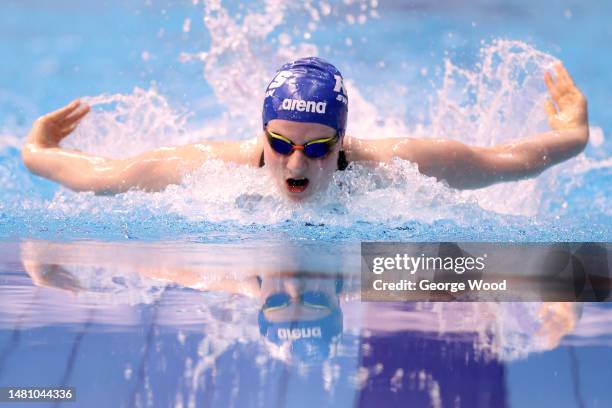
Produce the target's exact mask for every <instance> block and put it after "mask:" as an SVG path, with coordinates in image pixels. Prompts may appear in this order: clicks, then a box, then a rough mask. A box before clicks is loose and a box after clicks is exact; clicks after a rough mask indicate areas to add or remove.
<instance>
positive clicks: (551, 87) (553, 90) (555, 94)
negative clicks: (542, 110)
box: [544, 72, 561, 104]
mask: <svg viewBox="0 0 612 408" xmlns="http://www.w3.org/2000/svg"><path fill="white" fill-rule="evenodd" d="M544 83H545V84H546V87H547V88H548V92H549V93H550V96H552V99H553V101H555V103H557V104H558V103H559V97H560V96H561V93H560V91H559V89H558V88H557V84H555V82H554V81H553V79H552V76H551V75H550V73H549V72H545V73H544Z"/></svg>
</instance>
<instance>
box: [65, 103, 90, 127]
mask: <svg viewBox="0 0 612 408" xmlns="http://www.w3.org/2000/svg"><path fill="white" fill-rule="evenodd" d="M89 110H90V107H89V105H86V104H81V105H80V107H79V109H76V110H74V111H72V112H71V113H70V114H69V115H67V116H65V117H64V118H63V120H64V123H65V124H72V123H75V122H79V121H80V120H81V119H83V118H84V117H85V115H87V114H88V113H89Z"/></svg>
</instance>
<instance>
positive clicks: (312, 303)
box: [302, 291, 332, 309]
mask: <svg viewBox="0 0 612 408" xmlns="http://www.w3.org/2000/svg"><path fill="white" fill-rule="evenodd" d="M302 303H303V304H304V306H308V307H312V308H316V309H331V308H332V304H331V300H330V299H329V296H327V295H326V294H325V293H323V292H315V291H307V292H304V293H303V294H302Z"/></svg>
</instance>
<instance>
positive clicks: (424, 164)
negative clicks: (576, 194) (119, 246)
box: [22, 57, 589, 201]
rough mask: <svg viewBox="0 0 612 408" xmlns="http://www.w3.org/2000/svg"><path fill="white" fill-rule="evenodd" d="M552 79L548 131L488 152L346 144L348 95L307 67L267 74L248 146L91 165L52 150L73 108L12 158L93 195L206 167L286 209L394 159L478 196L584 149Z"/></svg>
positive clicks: (578, 110) (311, 61)
mask: <svg viewBox="0 0 612 408" xmlns="http://www.w3.org/2000/svg"><path fill="white" fill-rule="evenodd" d="M554 69H555V73H556V78H554V79H553V77H552V76H551V75H550V73H548V72H547V73H545V75H544V81H545V83H546V86H547V88H548V91H549V92H550V96H551V99H549V100H547V101H546V103H545V106H544V108H545V111H546V114H547V116H548V123H549V125H550V127H551V131H549V132H546V133H542V134H537V135H533V136H531V137H528V138H525V139H521V140H518V141H516V142H513V143H509V144H503V145H497V146H492V147H478V146H467V145H465V144H463V143H461V142H458V141H454V140H448V139H433V138H424V139H418V138H407V137H399V138H385V139H376V140H370V139H358V138H355V137H351V136H347V135H346V134H345V130H346V122H347V115H348V95H347V92H346V89H345V87H344V84H343V78H342V75H341V74H340V72H339V71H338V70H337V69H336V68H335V67H334V66H333V65H331V64H329V63H328V62H326V61H324V60H322V59H320V58H316V57H308V58H301V59H298V60H296V61H293V62H290V63H287V64H285V65H283V66H282V67H281V68H280V69H279V70H278V71H277V72H276V74H275V76H274V78H273V79H272V81H271V82H270V84H269V85H268V87H267V89H266V93H265V98H264V105H263V115H262V116H263V132H262V133H261V134H260V135H258V136H256V137H254V138H252V139H249V140H246V141H216V142H210V141H207V142H202V143H195V144H191V145H186V146H177V147H169V148H161V149H157V150H154V151H150V152H146V153H144V154H141V155H139V156H136V157H133V158H130V159H125V160H114V159H108V158H104V157H98V156H93V155H89V154H86V153H83V152H80V151H77V150H68V149H64V148H61V147H60V146H59V144H60V142H61V140H62V139H64V138H65V137H66V136H68V135H69V134H70V133H71V132H72V131H74V129H75V128H76V127H77V126H78V124H79V122H80V120H81V119H82V118H83V117H85V115H87V113H88V112H89V106H87V105H86V104H84V103H82V102H80V101H79V100H75V101H73V102H71V103H70V104H68V105H67V106H65V107H63V108H61V109H59V110H57V111H55V112H52V113H49V114H47V115H44V116H42V117H40V118H39V119H38V120H36V122H35V123H34V125H33V127H32V130H31V131H30V133H29V135H28V137H27V140H26V143H25V145H24V147H23V149H22V157H23V160H24V163H25V165H26V166H27V167H28V169H29V170H30V171H32V172H33V173H35V174H37V175H39V176H42V177H46V178H48V179H51V180H54V181H56V182H59V183H61V184H63V185H65V186H67V187H69V188H71V189H73V190H76V191H94V192H96V193H98V194H115V193H121V192H125V191H127V190H129V189H132V188H137V189H142V190H147V191H158V190H161V189H163V188H165V187H166V186H167V185H169V184H178V183H180V182H181V181H182V179H183V176H184V175H185V174H187V173H189V172H191V171H193V170H195V169H197V168H199V167H200V166H201V165H202V164H203V163H204V162H205V161H206V160H210V159H220V160H223V161H228V162H234V163H238V164H245V165H252V166H264V165H265V167H266V168H267V169H269V171H270V172H271V174H272V177H273V179H274V180H275V182H276V184H277V186H278V188H279V189H280V191H282V192H283V193H284V194H285V195H286V196H287V197H288V198H289V199H291V200H294V201H300V200H302V199H304V198H306V197H309V196H311V195H312V194H314V193H316V192H317V191H320V190H322V189H324V188H326V187H327V185H328V184H329V182H330V180H331V178H332V177H331V176H332V174H333V172H334V171H336V170H339V169H340V170H342V169H344V168H345V167H346V166H347V164H348V163H350V162H353V161H355V162H364V163H380V162H386V161H390V160H391V159H392V158H394V157H398V158H401V159H404V160H408V161H410V162H413V163H416V164H417V165H418V169H419V171H420V172H421V173H423V174H425V175H427V176H431V177H436V178H437V179H439V180H444V181H445V182H447V183H448V185H449V186H451V187H453V188H460V189H470V188H481V187H486V186H488V185H491V184H494V183H498V182H504V181H514V180H518V179H522V178H526V177H533V176H537V175H538V174H540V173H541V172H542V171H544V170H546V169H547V168H549V167H551V166H553V165H555V164H558V163H560V162H562V161H565V160H567V159H569V158H571V157H573V156H575V155H577V154H578V153H580V152H581V151H582V150H583V149H584V147H585V146H586V144H587V142H588V138H589V127H588V114H587V101H586V98H585V97H584V95H583V94H582V93H581V92H580V90H579V89H578V88H577V87H576V86H575V85H574V82H573V80H572V78H571V77H570V75H569V73H568V72H567V70H566V69H565V68H564V67H563V66H562V65H561V64H557V65H555V67H554Z"/></svg>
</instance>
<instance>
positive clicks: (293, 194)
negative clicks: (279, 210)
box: [262, 119, 342, 201]
mask: <svg viewBox="0 0 612 408" xmlns="http://www.w3.org/2000/svg"><path fill="white" fill-rule="evenodd" d="M268 130H269V131H271V132H273V133H276V134H279V135H282V136H283V137H285V138H287V139H289V140H291V141H292V142H293V143H295V144H296V145H303V144H305V143H307V142H309V141H311V140H315V139H321V138H328V137H332V136H334V135H335V134H336V130H335V129H333V128H331V127H329V126H325V125H321V124H319V123H302V122H292V121H288V120H282V119H274V120H271V121H270V122H269V123H268ZM262 137H264V142H263V146H264V161H265V163H266V167H267V168H268V169H269V170H270V172H271V174H272V177H273V178H274V181H275V183H276V185H277V186H278V188H279V189H280V191H282V192H283V193H284V194H285V195H286V196H287V197H288V198H289V199H290V200H292V201H301V200H303V199H305V198H307V197H309V196H311V195H313V194H314V193H316V192H318V191H321V190H323V189H325V188H327V186H328V184H329V182H330V181H331V179H332V175H333V173H334V171H336V170H337V168H338V153H339V151H340V147H341V146H342V139H340V140H339V141H338V142H337V143H336V144H335V145H334V147H333V148H332V150H331V151H330V153H329V154H328V155H326V156H324V157H322V158H319V159H310V158H309V157H308V156H306V155H305V154H304V152H303V151H301V150H294V151H293V152H292V153H291V154H289V155H288V156H285V155H282V154H280V153H277V152H275V151H274V150H273V149H272V148H271V147H270V144H269V143H268V141H267V139H265V136H262Z"/></svg>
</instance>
